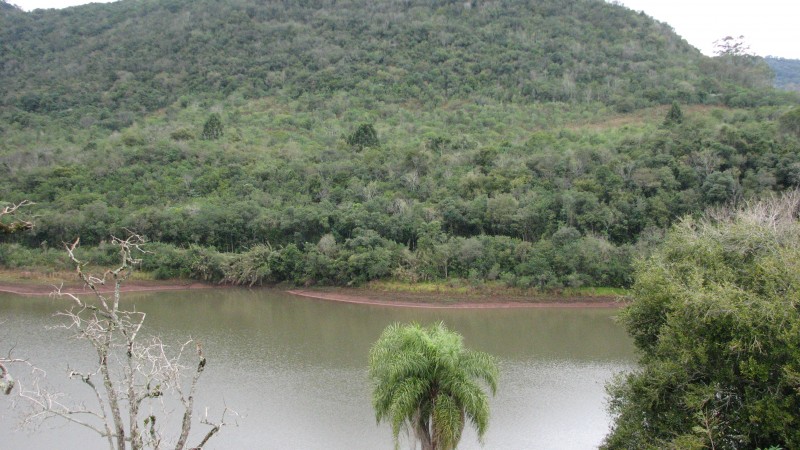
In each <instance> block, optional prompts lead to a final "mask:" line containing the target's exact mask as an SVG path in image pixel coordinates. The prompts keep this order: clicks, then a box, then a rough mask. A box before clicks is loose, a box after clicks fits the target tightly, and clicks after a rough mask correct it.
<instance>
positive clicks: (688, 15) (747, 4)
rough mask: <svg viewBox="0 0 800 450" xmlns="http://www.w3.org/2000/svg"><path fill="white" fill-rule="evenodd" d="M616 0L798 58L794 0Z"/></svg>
mask: <svg viewBox="0 0 800 450" xmlns="http://www.w3.org/2000/svg"><path fill="white" fill-rule="evenodd" d="M7 1H8V0H7ZM94 1H96V2H106V1H110V0H94ZM123 1H124V0H123ZM9 3H14V4H16V5H19V6H21V7H22V9H24V10H26V11H30V10H32V9H36V8H64V7H67V6H74V5H79V4H83V3H90V2H89V1H86V0H10V1H9ZM619 3H622V4H623V5H625V6H627V7H628V8H631V9H633V10H636V11H644V12H645V13H646V14H647V15H649V16H652V17H654V18H656V19H658V20H660V21H662V22H667V23H668V24H670V25H672V28H674V29H675V31H676V32H677V33H678V34H679V35H681V36H683V37H684V38H685V39H686V40H687V41H689V43H690V44H692V45H694V46H695V47H697V48H698V49H700V50H701V51H702V52H703V53H705V54H707V55H711V54H713V49H714V46H713V42H714V41H715V40H717V39H720V38H723V37H725V36H740V35H743V36H744V37H745V42H747V43H748V44H749V45H750V49H751V51H752V52H753V53H755V54H757V55H761V56H768V55H772V56H782V57H784V58H795V59H800V26H798V24H797V22H798V21H797V19H798V16H800V14H799V13H800V4H798V2H797V0H757V1H755V0H619Z"/></svg>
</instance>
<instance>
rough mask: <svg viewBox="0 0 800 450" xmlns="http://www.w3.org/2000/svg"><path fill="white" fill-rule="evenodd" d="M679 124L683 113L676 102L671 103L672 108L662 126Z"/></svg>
mask: <svg viewBox="0 0 800 450" xmlns="http://www.w3.org/2000/svg"><path fill="white" fill-rule="evenodd" d="M681 122H683V111H681V107H680V106H679V105H678V102H672V107H670V108H669V111H668V112H667V116H666V117H665V118H664V125H667V126H669V125H675V124H679V123H681Z"/></svg>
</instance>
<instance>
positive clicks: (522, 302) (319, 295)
mask: <svg viewBox="0 0 800 450" xmlns="http://www.w3.org/2000/svg"><path fill="white" fill-rule="evenodd" d="M286 292H288V293H289V294H292V295H297V296H300V297H309V298H314V299H319V300H328V301H335V302H343V303H355V304H359V305H377V306H390V307H400V308H429V309H491V308H501V309H502V308H618V307H620V306H623V305H624V304H623V303H621V302H619V301H616V300H615V299H614V297H592V300H590V301H586V300H584V299H583V298H580V297H572V298H567V297H564V298H555V299H550V298H548V299H547V300H549V301H536V300H535V298H527V299H516V298H515V300H516V301H506V300H504V299H503V298H502V297H491V298H484V299H481V298H480V297H471V298H457V299H455V301H452V300H447V301H448V302H451V303H434V302H431V300H436V299H437V298H440V296H439V295H435V294H434V295H427V296H426V295H424V294H422V295H412V296H411V297H412V298H411V300H410V301H409V300H402V297H405V295H403V293H394V292H390V293H387V292H374V293H372V296H366V295H363V294H362V295H359V293H353V292H347V291H346V292H345V293H337V292H323V291H307V290H290V291H286ZM375 295H379V296H381V297H383V298H385V300H381V299H377V298H375V297H374V296H375ZM397 297H400V298H401V299H400V300H398V299H397ZM481 300H484V301H481Z"/></svg>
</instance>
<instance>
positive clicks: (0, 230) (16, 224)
mask: <svg viewBox="0 0 800 450" xmlns="http://www.w3.org/2000/svg"><path fill="white" fill-rule="evenodd" d="M32 204H33V203H31V202H29V201H28V200H23V201H21V202H19V203H16V204H11V205H9V206H4V207H3V209H0V234H12V233H16V232H18V231H25V230H30V229H31V228H33V222H29V221H27V220H22V219H19V218H18V217H16V215H17V212H18V210H19V208H22V207H23V206H29V205H32ZM4 217H11V218H12V220H11V222H4V221H3V218H4Z"/></svg>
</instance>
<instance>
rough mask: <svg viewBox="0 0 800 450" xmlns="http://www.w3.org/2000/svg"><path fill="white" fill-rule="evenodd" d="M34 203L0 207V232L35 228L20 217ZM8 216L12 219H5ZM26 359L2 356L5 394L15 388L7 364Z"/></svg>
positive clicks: (0, 389)
mask: <svg viewBox="0 0 800 450" xmlns="http://www.w3.org/2000/svg"><path fill="white" fill-rule="evenodd" d="M32 204H33V203H32V202H30V201H28V200H23V201H21V202H19V203H16V204H14V203H12V204H11V205H6V206H4V207H3V208H2V209H0V234H12V233H16V232H18V231H25V230H30V229H31V228H33V222H29V221H27V220H22V219H20V218H19V217H18V212H19V209H20V208H22V207H25V206H29V205H32ZM8 217H10V218H11V221H10V222H9V221H7V220H6V221H4V219H7V218H8ZM23 362H25V360H22V359H17V358H13V357H12V356H11V352H10V351H9V352H8V355H7V356H0V392H2V393H3V394H5V395H8V394H10V393H11V390H12V389H14V384H15V383H16V382H15V381H14V377H12V376H11V372H9V370H8V368H7V366H8V365H10V364H13V363H23Z"/></svg>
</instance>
